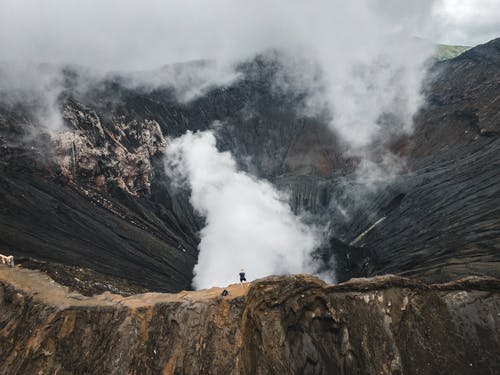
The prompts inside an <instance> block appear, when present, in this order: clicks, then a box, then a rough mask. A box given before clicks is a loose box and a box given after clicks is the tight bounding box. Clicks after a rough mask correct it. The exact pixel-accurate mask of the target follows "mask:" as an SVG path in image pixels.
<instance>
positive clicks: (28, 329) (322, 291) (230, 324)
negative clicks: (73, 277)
mask: <svg viewBox="0 0 500 375" xmlns="http://www.w3.org/2000/svg"><path fill="white" fill-rule="evenodd" d="M228 290H229V295H228V296H227V297H222V296H220V292H221V290H220V289H217V288H214V289H210V290H204V291H199V292H182V293H179V294H177V295H172V294H157V293H149V294H142V295H135V296H132V297H127V298H124V297H120V296H117V295H113V294H110V293H105V294H102V295H100V296H95V297H84V296H82V295H79V294H77V293H69V292H68V290H67V289H65V288H63V287H61V286H60V285H58V284H55V283H53V282H52V281H51V280H50V279H49V278H47V277H46V276H43V274H41V273H39V272H37V271H29V270H23V269H18V268H16V269H7V268H6V267H5V266H0V334H1V337H2V340H1V341H0V360H1V361H2V373H6V374H35V373H58V374H87V373H102V374H104V373H106V374H124V373H133V374H139V373H140V374H159V373H163V374H202V373H214V374H222V373H224V374H271V373H279V374H332V373H339V374H403V373H404V374H442V373H453V374H496V373H498V372H499V371H500V367H499V364H500V354H499V353H500V351H499V349H500V341H499V340H500V338H499V336H498V331H499V329H500V316H499V314H498V311H499V310H500V281H499V280H497V279H488V278H469V279H463V280H460V281H457V282H454V283H450V284H433V285H427V284H424V283H422V282H418V281H415V280H411V279H405V278H399V277H394V276H386V277H380V278H375V279H370V280H368V279H358V280H353V281H351V282H348V283H345V284H339V285H336V286H331V285H327V284H325V283H323V282H321V281H320V280H318V279H316V278H313V277H310V276H301V275H297V276H286V277H270V278H265V279H261V280H258V281H255V282H253V283H251V284H246V285H243V286H241V285H232V286H230V287H228Z"/></svg>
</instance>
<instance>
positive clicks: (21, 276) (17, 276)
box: [0, 265, 251, 308]
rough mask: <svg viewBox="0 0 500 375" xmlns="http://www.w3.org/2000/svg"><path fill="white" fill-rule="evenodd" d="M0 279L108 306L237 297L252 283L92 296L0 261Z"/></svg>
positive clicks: (55, 297) (53, 296)
mask: <svg viewBox="0 0 500 375" xmlns="http://www.w3.org/2000/svg"><path fill="white" fill-rule="evenodd" d="M0 282H5V283H6V284H10V285H12V286H14V287H16V288H17V289H20V290H23V291H25V292H26V293H28V294H29V296H30V297H32V298H35V299H39V300H42V301H43V302H44V303H47V304H51V305H54V306H58V307H60V308H65V307H69V306H106V305H114V304H117V303H121V304H123V305H125V306H128V307H131V308H137V307H141V306H150V305H152V304H156V303H162V302H183V301H190V300H197V301H198V300H204V299H216V298H224V299H229V300H230V299H234V298H238V297H241V296H244V295H246V294H247V292H248V290H249V288H250V285H251V283H244V284H231V285H228V286H227V287H225V288H218V287H214V288H210V289H205V290H199V291H182V292H179V293H175V294H170V293H143V294H136V295H133V296H130V297H123V296H120V295H117V294H113V293H110V292H105V293H103V294H99V295H96V296H92V297H86V296H83V295H81V294H80V293H77V292H74V291H70V290H69V288H68V287H65V286H62V285H60V284H58V283H56V282H55V281H54V280H52V279H51V278H50V277H49V276H47V275H46V274H45V273H43V272H40V271H38V270H31V269H24V268H21V267H19V266H16V267H14V268H8V267H7V266H5V265H0ZM224 289H227V291H228V292H229V295H228V296H226V297H222V296H221V293H222V291H223V290H224Z"/></svg>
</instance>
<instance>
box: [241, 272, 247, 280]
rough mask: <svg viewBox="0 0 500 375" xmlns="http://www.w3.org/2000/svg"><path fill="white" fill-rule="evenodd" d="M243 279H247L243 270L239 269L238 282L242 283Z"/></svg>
mask: <svg viewBox="0 0 500 375" xmlns="http://www.w3.org/2000/svg"><path fill="white" fill-rule="evenodd" d="M244 281H247V279H245V271H244V270H241V271H240V283H242V282H244Z"/></svg>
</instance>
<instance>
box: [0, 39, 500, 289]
mask: <svg viewBox="0 0 500 375" xmlns="http://www.w3.org/2000/svg"><path fill="white" fill-rule="evenodd" d="M499 60H500V39H497V40H494V41H491V42H490V43H488V44H485V45H482V46H478V47H476V48H473V49H471V50H470V51H468V52H466V53H464V54H462V55H461V56H459V57H457V58H455V59H453V60H449V61H445V62H441V63H438V64H437V65H436V67H435V71H434V72H433V73H434V74H433V75H432V81H431V82H430V84H429V88H428V93H427V97H428V104H427V106H426V107H425V108H424V109H423V110H422V111H421V112H420V113H419V114H418V116H417V117H416V130H415V133H414V135H413V136H412V137H411V138H410V139H405V140H404V141H403V143H404V146H402V147H399V148H398V149H397V150H396V152H399V153H401V154H404V155H405V156H406V157H407V158H408V166H409V171H408V172H407V173H405V174H402V175H401V176H398V177H397V178H396V179H395V181H394V182H393V183H391V184H390V185H389V186H384V187H382V188H380V189H377V190H375V191H373V192H371V193H369V194H364V195H363V199H360V197H359V196H357V195H355V194H353V192H354V191H356V183H355V182H354V181H353V180H352V178H351V177H350V176H351V175H352V170H353V164H354V163H355V161H354V160H350V159H349V158H348V157H346V156H345V155H346V154H345V152H344V151H345V148H344V146H343V145H342V144H341V142H339V140H338V139H337V138H336V137H335V135H333V134H332V133H331V132H330V131H329V130H328V129H327V127H326V125H325V124H326V120H325V119H321V118H305V117H302V116H301V115H300V113H299V111H297V110H296V109H297V108H298V107H300V105H301V103H302V100H303V99H304V96H305V95H306V94H307V93H300V92H299V93H294V94H291V93H289V92H288V93H286V94H285V93H283V92H280V91H279V90H276V89H275V87H274V86H273V84H272V82H273V79H272V77H273V75H274V74H276V72H277V71H278V70H279V69H280V67H279V64H278V63H276V62H275V61H273V60H272V59H271V60H269V59H266V58H256V59H255V60H253V61H251V62H249V63H247V64H243V65H242V66H241V67H240V69H241V70H242V73H243V78H242V79H241V80H238V81H236V82H235V83H233V84H231V85H230V86H228V87H223V88H213V89H212V90H210V91H208V92H207V93H206V94H204V95H203V96H200V97H198V98H197V99H194V100H192V101H190V102H188V103H181V102H179V101H177V100H176V98H175V95H174V93H173V92H172V90H170V89H167V88H165V89H156V90H141V89H137V88H135V89H132V88H129V87H128V86H127V85H126V84H125V82H124V81H123V80H122V79H121V78H120V77H115V78H109V79H106V80H104V81H101V82H98V83H96V84H95V86H94V87H93V88H91V89H90V90H87V91H86V92H85V93H84V94H82V93H81V92H79V91H78V90H76V89H75V86H74V81H75V80H76V79H77V76H78V72H76V71H72V70H66V71H65V72H64V74H65V77H66V88H65V90H63V92H62V93H61V95H60V96H59V102H60V107H61V111H62V113H63V117H64V120H65V123H66V126H67V129H66V131H64V132H63V133H61V134H59V135H57V136H55V137H53V139H50V138H49V137H48V136H43V135H36V136H33V134H38V133H37V132H38V130H36V129H38V125H37V121H36V117H34V115H33V112H34V111H33V108H31V107H29V106H28V105H18V106H17V107H13V106H6V105H2V106H1V107H0V142H1V143H0V168H1V174H0V197H1V198H0V199H1V202H0V247H1V248H2V249H5V251H6V252H9V253H13V254H14V255H18V256H25V257H32V258H36V259H39V260H42V261H47V262H53V263H61V264H64V265H69V266H74V265H78V266H82V267H86V268H89V269H92V270H94V271H96V272H99V273H102V274H104V275H110V276H113V277H119V278H125V279H129V280H131V281H132V282H134V283H136V284H138V285H141V286H142V287H145V288H149V289H153V290H159V291H178V290H181V289H188V288H189V286H190V280H191V277H192V269H193V266H194V264H195V263H196V257H197V250H196V245H197V241H198V239H197V231H198V230H199V229H200V227H201V226H202V224H203V221H202V219H201V218H199V217H197V216H196V215H195V213H194V212H193V210H192V208H191V207H190V205H189V201H188V196H187V195H186V193H185V192H178V191H173V190H172V189H170V188H169V185H168V180H167V178H166V176H165V174H164V172H163V164H162V152H161V150H162V147H163V146H164V144H165V138H166V137H176V136H179V135H182V134H184V133H185V131H187V130H201V129H207V128H210V126H212V124H213V122H214V121H220V122H222V123H224V124H225V126H224V127H222V128H221V130H220V131H219V132H218V142H219V147H220V148H221V149H227V150H231V151H233V153H234V154H235V155H237V156H238V157H239V162H240V163H241V166H242V168H248V169H249V170H250V171H251V172H252V173H255V174H257V175H259V176H261V177H264V178H267V179H269V180H271V181H272V182H274V183H276V184H277V185H278V186H280V187H283V188H287V189H289V190H290V191H291V198H292V206H293V208H294V209H295V210H296V211H301V210H309V211H312V212H314V213H315V214H317V215H320V216H321V217H327V218H328V219H330V220H331V224H332V228H333V234H332V235H333V238H332V242H331V248H326V249H323V250H322V256H323V258H324V260H325V266H326V267H327V266H332V264H333V262H330V260H331V259H330V258H331V257H332V254H335V256H336V261H335V265H334V266H335V267H337V271H338V275H339V278H340V279H346V278H349V277H352V276H361V275H363V276H372V275H376V274H383V273H387V272H390V273H395V274H403V275H412V276H421V277H425V278H427V279H430V280H440V281H444V280H449V279H453V278H456V277H458V276H464V275H469V274H487V275H492V276H496V277H498V276H500V265H499V262H500V256H499V251H498V246H499V241H498V238H499V234H500V212H499V210H500V191H499V190H500V184H499V182H500V172H499V171H500V169H499V168H498V166H499V163H500V153H499V152H498V151H499V146H500V140H499V137H498V135H499V134H500V122H499V119H498V116H499V113H500V99H499V97H500V86H499V85H500V63H499ZM246 157H250V158H251V161H252V162H251V165H248V164H247V163H246V162H245V161H246V160H247V158H246ZM337 204H341V205H342V206H343V207H349V208H350V210H351V212H350V215H349V219H346V218H345V217H344V216H342V215H340V214H339V210H338V209H337V208H336V205H337ZM382 217H385V219H384V220H383V221H382V222H380V223H379V224H378V225H377V226H375V227H374V228H373V229H372V230H371V231H369V232H368V233H367V234H366V235H365V236H364V237H362V238H361V239H359V240H358V241H357V242H353V241H354V240H355V239H356V238H357V237H358V236H359V234H360V233H363V232H364V231H365V230H366V229H367V228H369V227H370V226H371V225H373V224H374V223H375V222H377V221H378V220H380V219H381V218H382ZM349 244H352V246H350V245H349Z"/></svg>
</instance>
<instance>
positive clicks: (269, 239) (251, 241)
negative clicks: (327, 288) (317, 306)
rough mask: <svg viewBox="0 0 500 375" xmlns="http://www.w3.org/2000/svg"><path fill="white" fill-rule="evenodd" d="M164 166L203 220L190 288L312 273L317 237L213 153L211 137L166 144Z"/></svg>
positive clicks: (279, 196) (261, 186) (269, 192)
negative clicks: (244, 277) (242, 276)
mask: <svg viewBox="0 0 500 375" xmlns="http://www.w3.org/2000/svg"><path fill="white" fill-rule="evenodd" d="M165 165H166V170H167V173H168V175H169V176H170V177H171V178H172V179H173V181H174V183H175V184H177V185H178V186H183V185H184V186H185V187H187V188H189V189H190V190H191V198H190V201H191V204H192V205H193V207H194V208H195V210H196V211H197V212H198V213H199V214H200V215H202V216H203V217H204V218H205V219H206V225H205V227H204V228H203V229H202V230H201V232H200V238H201V242H200V244H199V250H200V254H199V258H198V264H197V265H196V267H195V269H194V273H195V276H194V280H193V286H194V287H195V288H197V289H202V288H208V287H211V286H214V285H219V286H224V285H227V284H230V283H234V282H236V281H238V273H239V271H240V269H244V270H245V271H246V273H247V280H252V279H256V278H259V277H264V276H269V275H274V274H286V273H314V272H315V270H316V268H315V266H314V261H313V258H312V256H311V253H312V252H313V250H314V249H315V248H316V247H317V246H318V245H319V243H320V237H319V233H318V231H317V230H316V229H315V228H314V227H313V226H308V225H306V224H304V223H303V222H302V221H301V219H300V218H299V217H297V216H295V215H294V214H293V213H292V211H291V209H290V206H289V205H288V197H287V196H286V195H285V194H284V193H282V192H279V191H278V190H276V189H275V188H274V187H273V186H272V185H271V184H270V183H269V182H267V181H265V180H258V179H256V178H255V177H253V176H251V175H249V174H247V173H245V172H242V171H238V170H237V165H236V162H235V160H234V159H233V157H232V155H231V154H230V153H229V152H219V151H218V150H217V147H216V139H215V136H214V135H213V133H212V132H211V131H205V132H199V133H192V132H188V133H186V134H185V135H184V136H182V137H180V138H177V139H173V140H170V142H169V144H168V147H167V153H166V158H165ZM331 276H333V275H331ZM330 281H331V279H330Z"/></svg>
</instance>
